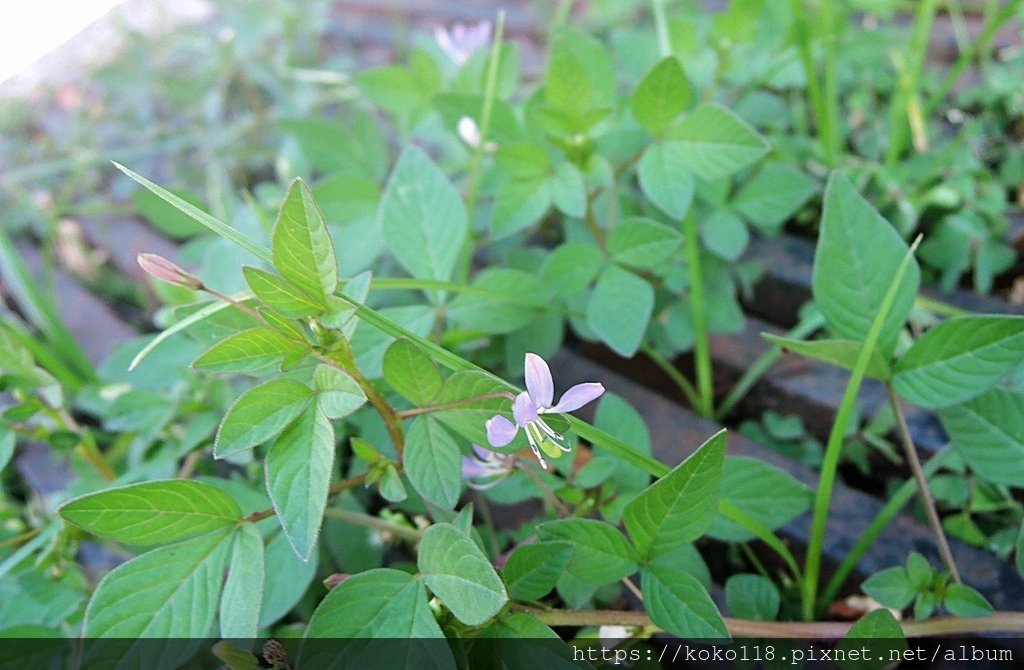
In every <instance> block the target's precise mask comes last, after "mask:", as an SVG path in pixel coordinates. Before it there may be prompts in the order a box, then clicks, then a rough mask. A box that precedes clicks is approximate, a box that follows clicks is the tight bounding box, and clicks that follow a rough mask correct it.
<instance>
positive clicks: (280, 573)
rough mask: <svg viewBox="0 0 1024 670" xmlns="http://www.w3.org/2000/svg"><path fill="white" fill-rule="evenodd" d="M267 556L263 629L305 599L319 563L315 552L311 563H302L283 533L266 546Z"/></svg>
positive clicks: (262, 616)
mask: <svg viewBox="0 0 1024 670" xmlns="http://www.w3.org/2000/svg"><path fill="white" fill-rule="evenodd" d="M268 504H269V501H268ZM265 554H266V560H265V561H264V562H265V564H266V570H265V579H264V581H263V609H262V611H261V613H260V626H259V627H260V628H267V627H268V626H270V625H271V624H273V623H275V622H276V621H277V620H279V619H280V618H281V617H283V616H284V615H286V614H288V612H290V611H291V610H292V609H293V608H294V607H295V605H296V604H297V603H298V602H299V601H300V600H302V596H303V594H304V593H305V592H306V590H307V589H308V588H309V585H310V583H312V581H313V578H314V577H316V570H317V562H318V561H317V554H316V553H314V554H313V555H312V556H310V557H309V562H308V563H304V562H303V561H301V560H299V557H298V556H296V555H295V550H294V549H292V547H291V545H290V544H289V543H288V536H286V535H285V534H284V533H278V534H277V537H275V538H274V539H272V540H271V541H270V542H268V543H267V549H266V552H265Z"/></svg>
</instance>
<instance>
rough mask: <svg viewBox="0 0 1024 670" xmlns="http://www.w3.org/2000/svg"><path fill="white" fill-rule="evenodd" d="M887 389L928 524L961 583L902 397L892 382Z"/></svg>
mask: <svg viewBox="0 0 1024 670" xmlns="http://www.w3.org/2000/svg"><path fill="white" fill-rule="evenodd" d="M885 390H886V392H887V393H888V394H889V403H890V404H891V405H892V409H893V412H895V414H896V424H897V427H898V428H899V434H900V442H901V443H902V444H903V453H904V455H905V456H906V457H907V464H908V465H910V470H911V471H912V472H913V473H914V479H915V480H916V481H917V492H918V494H919V495H920V496H921V504H922V505H923V506H924V511H925V514H926V515H927V517H928V525H929V526H931V528H932V534H933V535H935V543H936V544H937V545H938V547H939V555H940V556H942V562H943V563H945V564H946V569H947V570H949V574H950V575H952V577H953V581H955V582H957V583H960V571H959V570H957V568H956V562H955V561H954V560H953V552H952V551H950V549H949V542H948V541H947V540H946V533H945V531H943V529H942V520H941V519H939V513H938V511H937V510H936V509H935V500H934V498H932V494H931V491H929V490H928V478H927V477H926V476H925V474H924V470H923V469H922V467H921V460H920V459H919V458H918V457H917V450H916V449H915V448H914V440H913V438H912V437H911V436H910V429H909V428H908V427H907V419H906V417H905V416H904V415H903V407H902V405H900V398H899V396H898V395H896V390H895V389H893V387H892V384H886V385H885Z"/></svg>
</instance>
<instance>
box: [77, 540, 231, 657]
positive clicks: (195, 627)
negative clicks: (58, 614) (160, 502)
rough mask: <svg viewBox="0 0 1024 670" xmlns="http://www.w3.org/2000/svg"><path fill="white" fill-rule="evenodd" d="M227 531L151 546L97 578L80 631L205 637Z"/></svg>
mask: <svg viewBox="0 0 1024 670" xmlns="http://www.w3.org/2000/svg"><path fill="white" fill-rule="evenodd" d="M231 537H232V535H231V532H230V531H229V530H227V529H222V530H217V531H214V532H212V533H207V534H206V535H201V536H199V537H195V538H192V539H189V540H185V541H184V542H179V543H177V544H172V545H168V546H166V547H160V548H158V549H154V550H152V551H150V552H148V553H145V554H142V555H141V556H139V557H137V558H134V559H132V560H130V561H128V562H127V563H123V564H121V565H119V566H118V567H116V568H114V569H113V570H111V571H110V572H109V573H107V575H106V576H105V577H104V578H103V579H102V580H100V583H99V584H98V585H97V586H96V591H95V592H94V593H93V595H92V599H91V600H90V601H89V606H88V607H87V608H86V611H85V621H84V623H83V626H82V629H83V635H84V636H85V637H121V638H144V637H162V638H173V637H178V638H186V637H191V638H197V637H207V636H208V635H209V634H210V632H211V629H212V627H213V622H214V621H215V620H216V614H217V603H218V602H220V594H221V584H222V583H223V579H224V570H225V568H227V564H228V551H229V549H230V547H231Z"/></svg>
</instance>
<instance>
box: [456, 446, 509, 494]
mask: <svg viewBox="0 0 1024 670" xmlns="http://www.w3.org/2000/svg"><path fill="white" fill-rule="evenodd" d="M472 447H473V453H474V454H476V458H471V457H467V456H463V457H462V476H463V478H464V479H465V480H466V484H467V485H468V486H469V488H471V489H478V490H481V491H482V490H484V489H489V488H491V487H492V486H495V485H497V484H500V483H501V482H502V481H503V480H504V479H505V478H506V477H508V476H509V474H511V473H512V469H513V468H514V467H515V456H514V455H512V454H499V453H498V452H496V451H491V450H490V449H484V448H483V447H481V446H479V445H476V444H474V445H472Z"/></svg>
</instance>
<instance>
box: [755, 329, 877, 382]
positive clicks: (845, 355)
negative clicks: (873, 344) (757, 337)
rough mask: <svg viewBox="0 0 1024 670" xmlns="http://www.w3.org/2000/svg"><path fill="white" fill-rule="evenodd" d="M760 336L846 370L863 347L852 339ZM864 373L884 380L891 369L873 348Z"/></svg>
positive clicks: (855, 360) (777, 344) (855, 361)
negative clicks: (801, 338)
mask: <svg viewBox="0 0 1024 670" xmlns="http://www.w3.org/2000/svg"><path fill="white" fill-rule="evenodd" d="M761 337H763V338H764V339H766V340H768V341H769V342H771V343H772V344H774V345H776V346H779V347H782V350H783V351H792V352H794V353H797V354H801V355H803V356H807V357H808V358H813V359H815V360H818V361H824V362H826V363H831V364H832V365H838V366H839V367H841V368H846V369H847V370H853V369H854V368H855V367H856V366H857V358H858V357H859V356H860V350H861V349H863V348H864V343H863V342H855V341H853V340H797V339H793V338H789V337H779V336H778V335H772V334H771V333H761ZM864 374H865V375H867V376H868V377H871V378H872V379H880V380H882V381H886V380H888V379H889V378H890V377H891V376H892V370H891V369H890V368H889V364H888V363H887V362H886V360H885V358H883V357H882V355H881V354H880V353H878V350H877V349H875V350H873V351H872V352H871V359H870V361H868V368H867V370H866V371H865V373H864Z"/></svg>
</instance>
